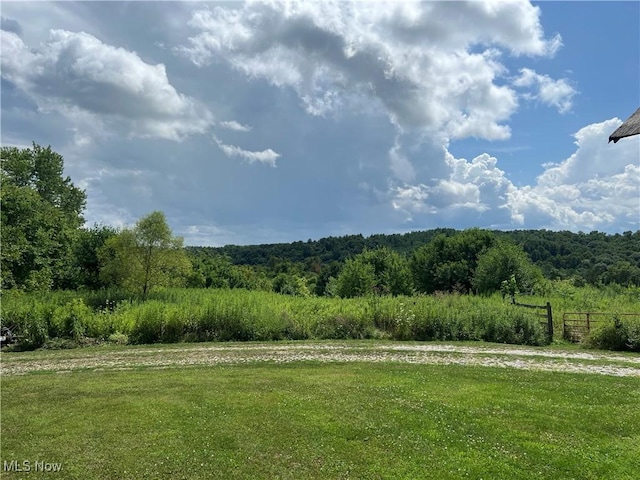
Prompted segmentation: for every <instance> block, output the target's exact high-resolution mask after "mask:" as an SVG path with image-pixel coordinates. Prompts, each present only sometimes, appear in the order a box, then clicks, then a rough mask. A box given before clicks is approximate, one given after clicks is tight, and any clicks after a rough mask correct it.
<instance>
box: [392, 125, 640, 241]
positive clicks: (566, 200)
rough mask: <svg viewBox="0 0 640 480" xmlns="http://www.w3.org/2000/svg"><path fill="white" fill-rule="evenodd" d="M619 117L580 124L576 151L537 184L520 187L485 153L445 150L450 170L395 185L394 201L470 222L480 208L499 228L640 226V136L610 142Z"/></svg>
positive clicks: (407, 214)
mask: <svg viewBox="0 0 640 480" xmlns="http://www.w3.org/2000/svg"><path fill="white" fill-rule="evenodd" d="M620 123H621V121H620V120H619V119H613V120H608V121H605V122H602V123H596V124H592V125H588V126H586V127H584V128H582V129H580V130H579V131H578V132H577V133H576V134H575V138H576V142H575V143H576V151H575V152H574V153H573V154H572V155H571V156H570V157H569V158H567V159H566V160H564V161H562V162H559V163H555V164H549V165H547V167H546V170H545V171H544V172H543V173H542V174H541V175H540V176H539V177H538V178H537V180H536V182H535V184H533V185H526V186H523V187H516V186H515V185H514V184H513V183H512V182H511V180H509V179H508V178H507V176H506V175H505V172H504V171H502V170H501V169H499V168H498V167H497V159H496V158H494V157H491V156H489V155H488V154H486V153H484V154H482V155H479V156H477V157H476V158H474V159H473V160H472V161H470V162H469V161H467V160H465V159H464V158H455V157H454V156H453V155H452V154H451V153H449V152H448V151H446V150H445V154H444V161H445V163H446V165H447V166H448V168H449V171H448V173H447V174H446V175H444V177H443V178H441V179H439V180H437V181H435V182H434V183H433V184H425V183H417V184H406V183H405V184H403V185H401V186H398V185H396V186H392V187H391V188H390V189H389V192H388V195H389V201H390V203H391V205H392V207H393V208H394V209H395V210H396V211H399V212H400V213H401V214H402V215H403V217H404V218H405V220H408V221H415V220H416V217H417V216H418V215H425V214H428V215H430V216H435V215H437V216H438V218H443V219H452V218H453V219H458V220H463V221H462V222H461V223H463V224H466V225H469V224H473V220H474V219H477V218H478V215H482V222H483V224H484V225H491V226H494V227H496V228H514V227H523V226H526V227H527V228H549V229H561V230H573V231H576V230H587V231H588V230H593V229H597V230H607V229H610V228H614V227H618V228H627V229H630V230H634V229H637V228H638V227H639V226H640V165H638V163H637V162H638V158H640V142H638V141H637V139H634V140H632V141H629V142H626V143H625V144H624V145H622V144H618V145H614V144H608V143H607V138H608V135H609V133H610V132H612V131H613V130H615V128H616V127H617V126H618V125H620ZM616 147H619V148H616Z"/></svg>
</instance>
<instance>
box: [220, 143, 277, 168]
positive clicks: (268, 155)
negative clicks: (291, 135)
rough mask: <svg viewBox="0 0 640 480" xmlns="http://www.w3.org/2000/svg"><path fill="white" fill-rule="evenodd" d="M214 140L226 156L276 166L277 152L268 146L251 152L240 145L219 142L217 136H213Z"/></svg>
mask: <svg viewBox="0 0 640 480" xmlns="http://www.w3.org/2000/svg"><path fill="white" fill-rule="evenodd" d="M214 140H215V142H216V144H217V145H218V147H220V150H222V152H223V153H224V154H225V155H226V156H227V157H230V158H231V157H239V158H242V159H244V160H246V161H247V162H249V163H255V162H258V163H264V164H266V165H270V166H272V167H275V166H276V160H277V159H278V158H279V157H280V154H279V153H276V152H274V151H273V150H271V149H270V148H268V149H267V150H262V151H259V152H252V151H249V150H243V149H242V148H240V147H237V146H235V145H227V144H225V143H223V142H221V141H220V140H219V139H218V138H216V137H214Z"/></svg>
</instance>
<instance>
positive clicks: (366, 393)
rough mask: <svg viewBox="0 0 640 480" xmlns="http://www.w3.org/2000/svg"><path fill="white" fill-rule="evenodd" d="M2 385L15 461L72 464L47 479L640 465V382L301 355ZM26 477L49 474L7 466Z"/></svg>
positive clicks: (518, 473)
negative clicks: (323, 360)
mask: <svg viewBox="0 0 640 480" xmlns="http://www.w3.org/2000/svg"><path fill="white" fill-rule="evenodd" d="M59 353H61V354H62V353H63V352H59ZM48 355H50V354H49V353H47V356H48ZM51 355H53V354H51ZM1 395H2V396H1V400H2V458H1V460H2V461H3V462H4V461H6V460H9V461H10V460H14V459H15V460H18V461H20V462H21V461H22V460H30V461H31V462H34V461H35V460H44V461H46V462H50V463H52V462H61V463H62V472H61V473H59V474H54V473H47V474H41V475H40V476H41V477H42V478H65V479H76V478H77V479H85V478H92V479H121V478H135V479H143V478H149V479H151V478H189V479H199V478H203V479H204V478H222V479H234V478H246V479H260V478H265V479H273V478H282V479H284V478H291V479H305V478H309V479H311V478H313V479H315V478H331V479H335V478H355V479H369V478H371V479H377V478H385V479H386V478H406V479H416V478H437V479H448V478H450V479H458V478H490V479H518V478H522V479H531V478H537V479H540V478H548V479H557V478H574V479H600V478H602V479H605V478H606V479H612V478H615V479H632V478H637V472H638V471H640V457H639V456H638V452H639V451H640V407H639V406H638V405H640V378H630V377H628V378H617V377H611V376H604V375H586V374H565V373H545V372H534V371H523V370H514V369H504V368H486V367H459V366H436V365H409V364H397V363H383V364H370V363H346V364H345V363H342V364H319V363H314V362H298V363H292V364H286V365H276V364H249V365H234V366H214V367H207V368H203V367H190V368H168V369H146V368H138V369H134V370H128V371H86V370H84V371H75V372H72V373H67V374H46V373H42V374H29V375H24V376H10V377H3V378H2V392H1ZM19 477H25V478H39V475H38V474H35V473H33V472H31V473H29V474H28V475H25V474H17V473H6V472H5V474H4V475H3V478H8V479H12V478H19Z"/></svg>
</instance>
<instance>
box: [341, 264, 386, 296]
mask: <svg viewBox="0 0 640 480" xmlns="http://www.w3.org/2000/svg"><path fill="white" fill-rule="evenodd" d="M375 285H376V274H375V270H374V268H373V265H371V264H370V263H367V262H365V261H364V260H363V258H362V257H356V258H349V259H347V261H346V262H345V264H344V267H342V271H341V272H340V275H338V278H337V279H336V286H335V289H336V290H335V292H336V294H337V295H338V296H340V297H343V298H351V297H361V296H363V295H370V294H372V293H374V288H375Z"/></svg>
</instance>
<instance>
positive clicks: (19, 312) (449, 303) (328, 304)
mask: <svg viewBox="0 0 640 480" xmlns="http://www.w3.org/2000/svg"><path fill="white" fill-rule="evenodd" d="M562 287H563V289H562V294H563V295H562V296H561V297H557V298H554V297H547V298H535V297H534V298H531V299H527V302H528V303H540V304H543V303H545V302H546V301H548V300H550V301H551V302H552V304H553V307H554V314H555V319H556V331H557V332H561V331H562V328H561V324H560V323H558V322H561V321H562V312H563V311H571V310H576V309H579V308H581V307H579V306H578V305H580V304H581V302H583V301H585V300H586V299H588V301H589V306H590V307H592V308H595V307H596V306H598V305H600V306H602V308H603V309H613V308H616V309H617V311H625V310H626V311H640V291H638V289H627V290H624V291H620V292H618V291H616V292H613V291H611V292H609V291H606V290H603V291H600V290H595V289H589V288H575V287H572V286H570V285H562ZM614 305H616V307H614ZM541 320H542V319H541V318H540V317H538V316H537V312H536V313H533V312H531V311H529V310H528V309H527V310H525V309H521V308H517V307H514V306H512V305H510V304H509V302H507V301H505V300H503V299H502V298H501V296H500V294H496V295H494V296H492V297H481V296H472V295H460V294H436V295H429V296H427V295H418V296H411V297H402V296H400V297H390V296H382V297H364V298H354V299H340V298H328V297H306V298H305V297H293V296H288V295H281V294H276V293H270V292H262V291H247V290H241V289H234V290H228V289H226V290H222V289H220V290H217V289H202V290H196V289H167V290H158V291H156V292H154V293H153V294H152V295H151V298H150V299H149V300H147V301H146V302H142V301H140V300H139V299H135V298H133V299H131V298H127V297H124V296H123V295H122V294H121V292H118V291H116V290H108V291H101V292H82V291H81V292H49V293H33V294H24V293H20V292H13V291H8V292H3V294H2V325H7V326H11V327H13V328H14V329H15V331H16V332H17V333H19V335H20V337H21V347H22V348H25V349H33V348H38V347H41V346H43V345H44V344H45V343H46V342H47V341H49V340H51V339H56V338H59V339H68V340H73V341H75V342H76V343H82V342H81V341H80V340H81V339H86V338H92V339H94V340H95V341H105V342H106V341H111V342H115V343H134V344H147V343H157V342H162V343H174V342H195V341H249V340H252V341H269V340H304V339H363V338H389V339H396V340H421V341H424V340H443V341H459V340H482V341H486V342H499V343H512V344H525V345H542V344H545V343H547V341H548V340H547V339H546V338H545V333H546V332H545V326H544V325H542V324H541ZM619 323H620V325H617V324H614V325H613V326H607V327H606V328H605V327H603V330H602V331H600V330H598V331H594V332H593V334H592V336H591V339H590V344H591V345H593V346H596V347H599V348H615V349H628V350H637V349H638V348H640V321H639V320H638V319H635V320H627V319H624V320H621V321H619ZM125 338H126V341H125V340H124V339H125ZM116 339H117V340H116Z"/></svg>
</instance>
